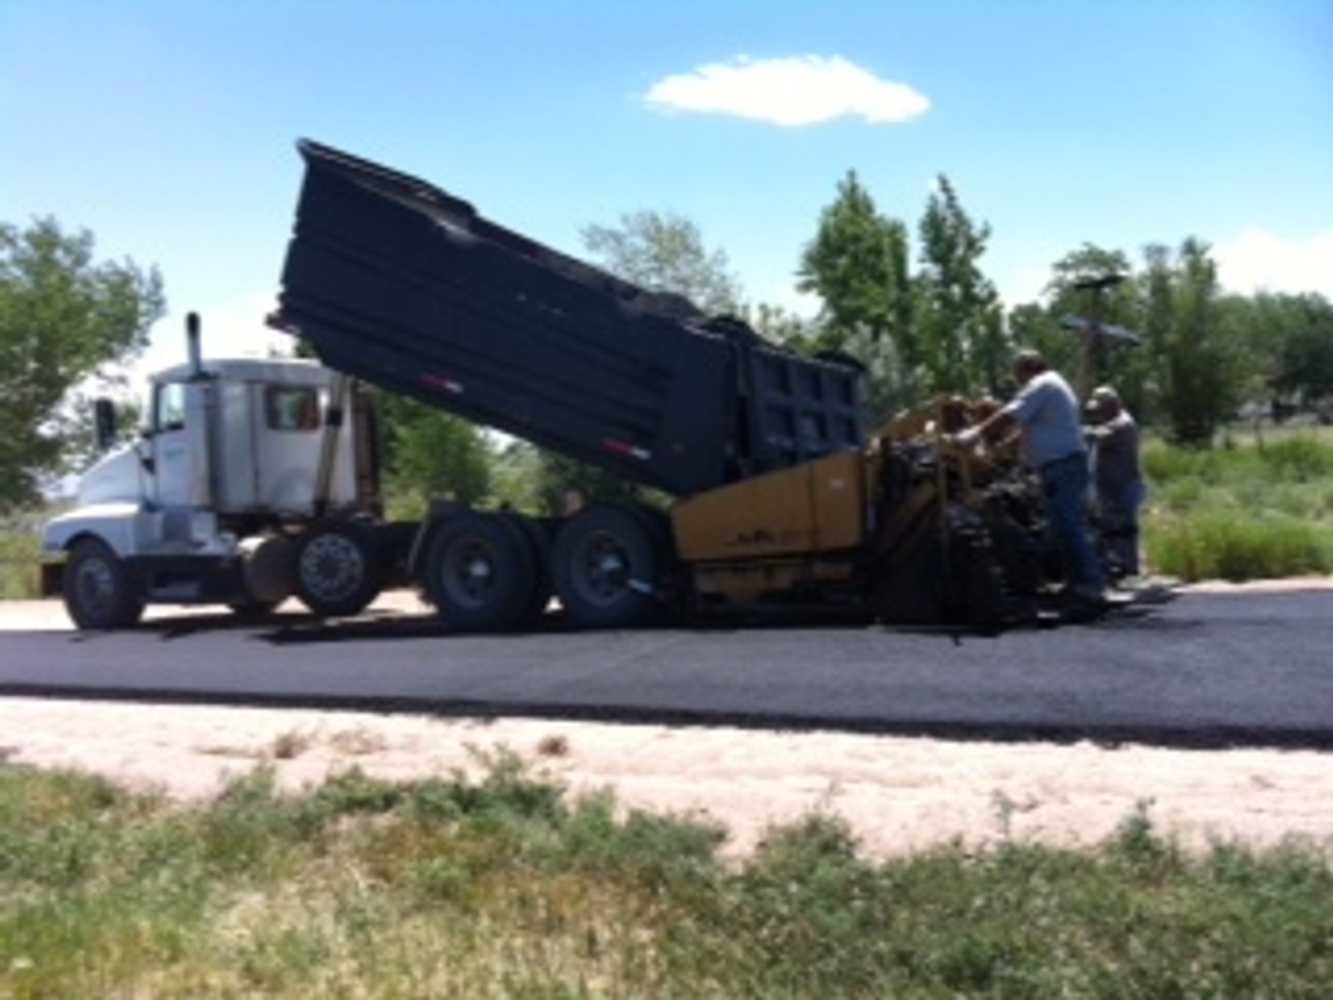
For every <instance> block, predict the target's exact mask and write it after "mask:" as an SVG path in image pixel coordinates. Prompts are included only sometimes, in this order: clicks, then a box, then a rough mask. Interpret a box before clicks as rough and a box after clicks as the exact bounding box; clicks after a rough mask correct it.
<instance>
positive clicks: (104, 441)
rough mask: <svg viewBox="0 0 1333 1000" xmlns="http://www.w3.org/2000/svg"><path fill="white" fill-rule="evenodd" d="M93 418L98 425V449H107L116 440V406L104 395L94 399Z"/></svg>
mask: <svg viewBox="0 0 1333 1000" xmlns="http://www.w3.org/2000/svg"><path fill="white" fill-rule="evenodd" d="M93 419H94V422H95V423H96V425H97V450H98V451H106V450H107V449H108V448H110V447H111V445H112V444H114V443H115V441H116V407H115V406H114V405H113V404H112V402H111V400H109V399H107V398H105V397H102V398H99V399H95V400H93Z"/></svg>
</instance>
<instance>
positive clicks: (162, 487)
mask: <svg viewBox="0 0 1333 1000" xmlns="http://www.w3.org/2000/svg"><path fill="white" fill-rule="evenodd" d="M186 392H187V386H186V385H185V383H183V382H166V383H163V384H162V385H159V386H157V388H156V390H155V391H154V393H153V425H152V428H153V437H152V458H153V461H152V463H151V477H150V483H151V485H150V487H149V493H148V495H149V497H150V498H151V499H152V501H153V502H154V503H155V504H157V506H158V507H160V508H171V507H186V506H189V504H190V500H191V484H192V482H193V466H194V462H193V459H192V456H191V453H190V441H189V437H190V435H189V434H188V429H187V427H186Z"/></svg>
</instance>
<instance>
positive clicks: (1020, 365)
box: [954, 351, 1105, 611]
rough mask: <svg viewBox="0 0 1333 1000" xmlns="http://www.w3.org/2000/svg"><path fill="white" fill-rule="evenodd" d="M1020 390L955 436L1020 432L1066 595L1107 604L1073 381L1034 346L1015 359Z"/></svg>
mask: <svg viewBox="0 0 1333 1000" xmlns="http://www.w3.org/2000/svg"><path fill="white" fill-rule="evenodd" d="M1014 378H1015V379H1016V380H1017V382H1018V384H1019V386H1020V389H1019V392H1018V395H1016V396H1015V397H1014V398H1013V399H1012V400H1010V402H1009V403H1008V404H1006V405H1005V406H1004V407H1002V408H1001V409H1000V410H999V411H998V412H997V413H995V414H993V415H992V416H990V417H988V418H986V419H985V420H983V421H982V422H981V423H979V424H976V425H975V426H973V427H969V428H968V429H967V430H965V431H962V432H961V433H959V434H957V435H955V437H954V442H955V443H956V444H957V445H958V446H959V447H963V448H970V447H972V446H973V445H975V444H976V443H977V441H979V440H982V439H985V438H987V437H990V436H992V432H995V436H1003V434H1004V433H1007V431H1008V429H1009V428H1010V427H1012V426H1013V425H1015V424H1016V425H1018V427H1019V429H1020V430H1021V432H1022V440H1023V451H1024V457H1025V459H1026V461H1027V463H1028V465H1030V466H1032V468H1034V469H1036V470H1037V474H1038V476H1039V477H1040V478H1041V486H1042V496H1043V498H1044V500H1045V507H1046V517H1047V519H1048V520H1049V521H1050V525H1051V529H1052V531H1053V532H1054V533H1055V536H1056V538H1057V540H1058V541H1059V543H1060V547H1061V548H1062V549H1063V551H1064V554H1065V560H1066V566H1067V572H1068V576H1069V586H1068V588H1067V590H1066V597H1067V599H1068V601H1069V603H1070V604H1071V606H1072V608H1073V609H1074V610H1075V611H1085V610H1096V609H1100V608H1101V607H1102V606H1104V603H1105V594H1104V587H1105V580H1104V577H1103V575H1102V566H1101V560H1100V559H1098V558H1097V554H1096V552H1095V551H1094V550H1093V547H1092V543H1091V542H1090V541H1089V540H1088V513H1087V504H1086V499H1087V491H1088V452H1087V447H1086V445H1085V443H1084V437H1083V425H1082V421H1081V420H1080V419H1079V406H1078V400H1077V399H1076V398H1075V396H1074V391H1073V390H1072V389H1070V388H1069V383H1068V382H1066V381H1065V380H1064V379H1063V378H1061V377H1060V374H1059V373H1058V372H1055V371H1052V370H1051V369H1050V368H1049V367H1048V366H1047V364H1046V361H1045V359H1044V358H1042V356H1041V355H1040V354H1038V353H1037V352H1036V351H1020V352H1019V354H1018V356H1017V357H1016V358H1015V359H1014Z"/></svg>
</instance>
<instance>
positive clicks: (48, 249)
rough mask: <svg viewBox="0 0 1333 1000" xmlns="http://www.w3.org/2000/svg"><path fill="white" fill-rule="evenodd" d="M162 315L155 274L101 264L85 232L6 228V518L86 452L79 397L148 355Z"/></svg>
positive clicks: (1, 491) (0, 391)
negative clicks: (96, 380) (86, 387)
mask: <svg viewBox="0 0 1333 1000" xmlns="http://www.w3.org/2000/svg"><path fill="white" fill-rule="evenodd" d="M164 310H165V301H164V299H163V296H162V280H161V278H160V277H159V275H158V273H157V270H156V269H150V270H149V271H148V272H146V273H145V272H144V271H142V270H140V269H139V268H138V267H137V266H136V265H135V264H134V263H133V262H132V261H129V260H126V261H123V262H106V263H100V264H99V263H95V262H94V260H93V236H92V234H91V233H89V232H88V231H86V230H83V231H80V232H77V233H66V232H64V231H62V230H61V228H60V225H59V223H57V222H56V220H55V219H53V218H49V217H48V218H43V219H37V220H35V221H34V222H33V223H32V225H30V226H29V227H28V228H26V229H20V228H18V227H17V226H13V225H9V224H3V223H0V397H2V398H3V399H4V406H3V408H0V510H3V509H5V508H7V507H13V506H15V505H18V504H23V503H27V502H30V501H32V500H33V499H35V497H36V496H37V493H38V489H39V487H40V485H41V483H42V482H43V481H44V480H46V479H48V478H50V477H52V476H56V475H59V474H61V473H62V472H65V471H67V469H68V468H69V466H70V464H71V462H72V461H73V460H74V459H75V457H76V455H75V454H74V453H75V452H78V451H80V450H81V451H83V452H85V453H86V451H87V450H88V427H87V425H86V414H85V413H84V412H83V411H85V410H86V407H83V406H79V405H73V406H71V405H70V404H71V403H72V402H73V401H72V400H71V392H72V390H74V389H75V388H76V387H78V386H79V385H80V384H81V383H83V382H84V381H85V380H86V379H89V378H91V377H94V376H99V375H100V376H108V375H109V374H110V372H109V366H111V365H113V364H117V363H121V362H125V361H127V360H129V359H130V358H132V357H133V356H134V355H135V354H137V353H138V352H139V351H140V350H142V348H143V347H144V345H145V344H146V343H147V340H148V331H149V329H150V328H151V327H152V325H153V323H155V322H156V321H157V320H158V318H159V317H161V315H162V313H163V311H164ZM76 415H77V416H76ZM79 416H82V417H83V419H84V423H83V424H80V423H79V420H78V417H79Z"/></svg>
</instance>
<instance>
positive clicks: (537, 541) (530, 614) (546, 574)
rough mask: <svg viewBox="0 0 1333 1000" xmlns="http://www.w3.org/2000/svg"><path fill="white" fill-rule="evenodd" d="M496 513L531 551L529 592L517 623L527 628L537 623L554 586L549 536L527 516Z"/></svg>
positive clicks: (548, 602) (543, 612) (548, 601)
mask: <svg viewBox="0 0 1333 1000" xmlns="http://www.w3.org/2000/svg"><path fill="white" fill-rule="evenodd" d="M499 516H500V517H502V518H504V519H505V520H506V521H508V522H509V523H510V524H512V525H514V526H515V527H516V528H518V530H519V532H520V533H521V534H522V535H523V537H524V538H525V539H526V540H527V543H528V547H529V551H530V552H531V553H532V559H533V574H532V592H531V593H530V594H529V596H528V603H527V607H526V608H525V609H524V611H523V614H522V616H521V617H520V619H519V622H518V624H519V625H520V626H522V627H524V628H530V627H532V626H534V625H536V624H537V623H538V622H540V621H541V620H542V616H544V615H545V614H546V606H547V605H548V604H550V603H551V594H552V593H553V592H554V588H555V585H554V584H553V583H552V581H551V571H550V566H551V537H550V535H548V534H547V532H546V529H545V528H544V527H542V526H541V525H540V524H538V523H537V522H536V521H534V520H533V519H532V518H530V517H524V516H523V515H522V514H513V513H510V512H507V511H506V512H503V513H501V514H500V515H499Z"/></svg>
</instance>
